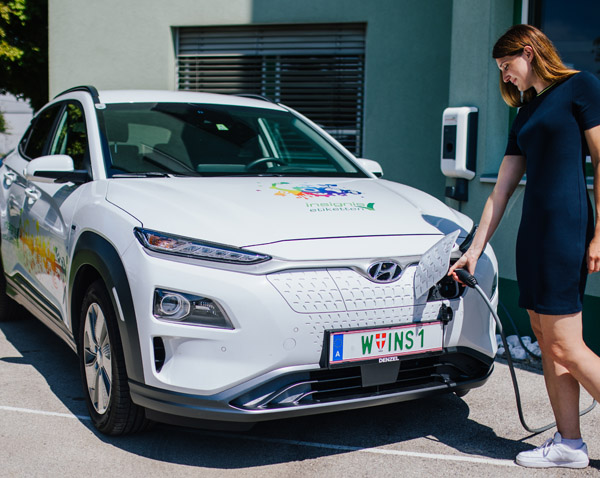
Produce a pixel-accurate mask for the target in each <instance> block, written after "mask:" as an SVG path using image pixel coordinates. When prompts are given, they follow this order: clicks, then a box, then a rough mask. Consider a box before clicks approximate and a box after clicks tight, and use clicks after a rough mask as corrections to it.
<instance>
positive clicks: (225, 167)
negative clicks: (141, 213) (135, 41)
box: [98, 103, 365, 177]
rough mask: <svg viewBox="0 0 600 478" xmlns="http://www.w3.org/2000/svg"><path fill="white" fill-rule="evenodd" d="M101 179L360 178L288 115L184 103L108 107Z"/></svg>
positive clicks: (102, 112) (353, 168) (313, 131)
mask: <svg viewBox="0 0 600 478" xmlns="http://www.w3.org/2000/svg"><path fill="white" fill-rule="evenodd" d="M98 114H99V115H101V116H102V121H101V124H104V129H105V137H106V140H107V143H108V145H107V146H108V147H107V149H108V150H109V151H110V157H109V158H107V160H106V166H107V173H108V175H109V176H112V175H114V174H122V173H168V174H180V175H199V174H200V175H248V174H250V175H252V174H265V173H267V174H268V173H273V174H276V175H278V176H285V175H311V176H312V175H321V176H356V177H364V176H365V174H364V173H363V172H362V171H360V170H359V169H358V168H356V166H354V164H353V163H352V162H351V161H350V160H349V159H348V157H347V156H346V155H345V153H344V152H342V151H341V150H339V149H337V148H336V147H335V146H333V145H332V144H331V143H330V142H329V141H328V140H327V139H326V138H325V137H324V136H323V135H322V133H320V132H318V131H317V130H316V129H315V128H313V127H312V126H310V125H309V124H307V123H306V122H304V121H303V120H301V119H300V118H298V117H296V116H295V115H294V114H292V113H290V112H287V111H281V110H273V109H268V108H250V107H242V106H229V105H212V104H211V105H207V104H190V103H125V104H108V105H106V109H104V110H99V111H98Z"/></svg>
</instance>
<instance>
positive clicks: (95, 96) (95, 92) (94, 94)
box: [54, 85, 100, 104]
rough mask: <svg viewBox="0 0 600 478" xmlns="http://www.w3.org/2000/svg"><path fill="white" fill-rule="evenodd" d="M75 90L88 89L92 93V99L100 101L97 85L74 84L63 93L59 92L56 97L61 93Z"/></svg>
mask: <svg viewBox="0 0 600 478" xmlns="http://www.w3.org/2000/svg"><path fill="white" fill-rule="evenodd" d="M73 91H87V92H88V93H89V94H90V95H92V100H94V104H99V103H100V97H99V95H98V90H97V89H96V87H94V86H91V85H82V86H74V87H73V88H69V89H68V90H65V91H63V92H62V93H59V94H58V95H56V96H55V97H54V98H58V97H59V96H60V95H64V94H67V93H71V92H73Z"/></svg>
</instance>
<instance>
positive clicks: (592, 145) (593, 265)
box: [585, 126, 600, 274]
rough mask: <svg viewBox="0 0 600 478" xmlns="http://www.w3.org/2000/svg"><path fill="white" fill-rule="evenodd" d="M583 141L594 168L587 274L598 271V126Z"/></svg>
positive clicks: (599, 155)
mask: <svg viewBox="0 0 600 478" xmlns="http://www.w3.org/2000/svg"><path fill="white" fill-rule="evenodd" d="M585 139H586V141H587V144H588V148H589V150H590V156H591V157H592V166H593V168H594V202H595V203H596V228H595V230H594V237H593V239H592V242H590V245H589V247H588V253H587V265H588V273H590V274H591V273H593V272H598V271H600V210H599V207H600V126H595V127H593V128H591V129H588V130H586V131H585Z"/></svg>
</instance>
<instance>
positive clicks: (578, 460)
mask: <svg viewBox="0 0 600 478" xmlns="http://www.w3.org/2000/svg"><path fill="white" fill-rule="evenodd" d="M516 462H517V464H518V465H521V466H526V467H528V468H551V467H555V466H559V467H563V468H585V467H586V466H588V464H589V462H590V460H589V458H588V451H587V446H586V444H585V443H584V444H583V445H581V446H580V447H579V448H577V449H573V448H571V447H569V446H567V445H565V444H563V443H562V436H561V435H560V433H558V432H556V433H555V435H554V438H549V439H548V440H546V442H545V443H544V444H543V445H542V446H540V447H538V448H535V449H533V450H527V451H522V452H521V453H519V454H518V455H517V459H516Z"/></svg>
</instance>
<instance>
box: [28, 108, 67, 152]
mask: <svg viewBox="0 0 600 478" xmlns="http://www.w3.org/2000/svg"><path fill="white" fill-rule="evenodd" d="M61 108H62V104H57V105H53V106H50V107H48V108H47V109H45V110H43V111H41V112H40V113H39V114H38V116H37V117H36V118H35V120H34V123H33V124H32V125H31V126H30V132H29V134H26V135H25V137H26V138H27V145H26V146H25V149H24V154H25V156H26V157H27V158H29V159H35V158H39V157H40V156H43V155H44V151H45V150H46V145H47V143H48V140H49V138H50V135H51V134H52V131H53V128H54V123H55V121H56V116H57V115H58V113H59V112H60V110H61Z"/></svg>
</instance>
